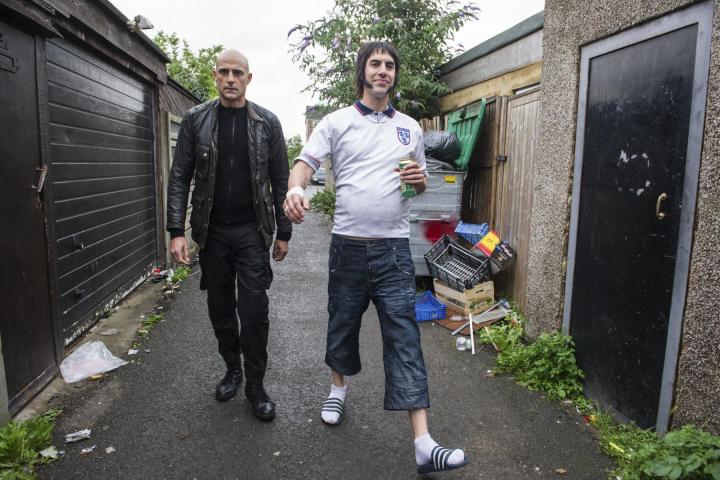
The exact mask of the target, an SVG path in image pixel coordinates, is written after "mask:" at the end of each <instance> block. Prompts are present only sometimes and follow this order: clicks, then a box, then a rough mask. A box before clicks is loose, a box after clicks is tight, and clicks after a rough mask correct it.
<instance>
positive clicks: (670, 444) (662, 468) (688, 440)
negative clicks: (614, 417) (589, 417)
mask: <svg viewBox="0 0 720 480" xmlns="http://www.w3.org/2000/svg"><path fill="white" fill-rule="evenodd" d="M601 418H602V417H601ZM596 426H597V427H598V428H599V430H600V446H601V448H602V450H603V451H604V452H605V453H607V454H608V455H609V456H611V457H612V458H614V459H615V461H616V462H617V465H618V468H617V469H616V470H614V471H613V472H612V473H611V474H610V478H615V477H617V478H621V479H623V480H652V479H665V480H677V479H683V480H685V479H688V480H695V479H697V480H700V479H714V480H720V437H717V436H714V435H711V434H709V433H707V432H704V431H702V430H700V429H699V428H697V427H695V426H693V425H686V426H684V427H682V428H680V429H678V430H674V431H672V432H669V433H667V434H666V435H665V436H664V437H662V438H658V437H657V436H656V435H655V434H654V433H653V432H651V431H649V430H642V429H640V428H638V427H636V426H634V425H616V424H614V423H613V422H612V421H607V420H606V421H602V422H599V423H598V424H596Z"/></svg>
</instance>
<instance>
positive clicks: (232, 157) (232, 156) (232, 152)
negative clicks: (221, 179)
mask: <svg viewBox="0 0 720 480" xmlns="http://www.w3.org/2000/svg"><path fill="white" fill-rule="evenodd" d="M236 119H237V114H236V112H233V121H232V133H231V134H230V145H231V147H230V175H229V176H228V177H229V179H230V181H229V182H228V210H227V211H228V212H232V184H233V178H234V177H233V174H234V169H235V121H236Z"/></svg>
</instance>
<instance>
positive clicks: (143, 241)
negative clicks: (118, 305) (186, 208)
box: [47, 40, 157, 342]
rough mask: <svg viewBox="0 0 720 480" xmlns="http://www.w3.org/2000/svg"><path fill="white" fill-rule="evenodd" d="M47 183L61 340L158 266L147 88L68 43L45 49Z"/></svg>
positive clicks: (150, 95) (57, 42) (56, 42)
mask: <svg viewBox="0 0 720 480" xmlns="http://www.w3.org/2000/svg"><path fill="white" fill-rule="evenodd" d="M47 74H48V99H49V113H50V128H49V136H50V152H49V158H50V161H51V170H50V179H51V181H52V186H53V197H54V204H53V213H54V215H53V216H54V221H55V241H56V242H57V243H56V249H57V259H56V261H57V265H56V267H57V268H56V270H57V275H58V282H57V284H58V287H59V288H58V290H59V304H60V313H61V319H62V327H63V335H64V337H65V341H66V342H70V341H71V340H73V339H74V338H76V337H77V336H78V335H80V334H81V333H82V332H83V331H84V330H85V329H86V328H87V327H89V326H90V325H91V324H92V323H93V319H94V316H95V313H96V312H98V311H101V310H103V309H104V308H105V306H106V305H108V303H110V302H112V301H113V300H115V299H117V298H118V297H120V296H122V295H124V293H126V292H127V291H128V290H129V289H130V288H132V287H133V286H134V285H135V284H137V282H138V281H139V280H140V279H141V278H142V276H143V275H144V274H145V273H146V272H147V271H148V268H149V267H150V266H151V265H152V264H154V263H155V262H156V259H157V243H156V238H157V236H156V223H155V221H156V220H155V219H156V208H155V205H156V203H155V180H154V172H155V168H154V146H153V108H152V98H153V87H152V86H150V85H147V84H144V83H143V82H141V81H140V80H137V79H136V78H134V77H131V76H130V75H129V74H128V73H127V72H125V71H122V70H121V69H119V68H116V67H115V66H112V65H110V64H109V63H108V62H106V61H104V60H101V59H100V58H98V57H96V56H95V55H93V54H92V53H90V52H88V51H86V50H84V49H81V48H79V47H77V46H75V45H73V44H71V43H69V42H67V41H65V40H48V42H47Z"/></svg>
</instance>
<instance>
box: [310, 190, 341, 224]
mask: <svg viewBox="0 0 720 480" xmlns="http://www.w3.org/2000/svg"><path fill="white" fill-rule="evenodd" d="M310 206H312V207H313V208H314V209H315V210H319V211H321V212H323V213H327V214H328V215H330V218H332V217H333V216H335V194H334V193H333V192H326V191H325V190H318V191H317V192H316V193H315V195H313V197H312V198H311V199H310Z"/></svg>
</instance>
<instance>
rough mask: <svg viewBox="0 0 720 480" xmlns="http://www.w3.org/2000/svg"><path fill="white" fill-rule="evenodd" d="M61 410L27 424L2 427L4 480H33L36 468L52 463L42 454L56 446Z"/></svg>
mask: <svg viewBox="0 0 720 480" xmlns="http://www.w3.org/2000/svg"><path fill="white" fill-rule="evenodd" d="M59 413H60V412H59V411H58V410H52V411H50V412H47V413H46V414H44V415H40V416H39V417H35V418H31V419H29V420H25V421H23V422H16V421H14V420H11V421H10V422H8V423H7V424H5V425H3V427H2V428H0V479H3V480H5V479H7V480H10V479H17V480H30V479H34V478H35V474H34V473H33V471H34V469H35V467H36V466H38V465H40V464H43V463H49V462H51V461H52V460H51V459H47V458H43V457H42V456H40V451H42V450H44V449H45V448H47V447H49V446H50V445H51V444H52V432H53V429H54V428H55V418H56V417H57V416H58V415H59Z"/></svg>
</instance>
